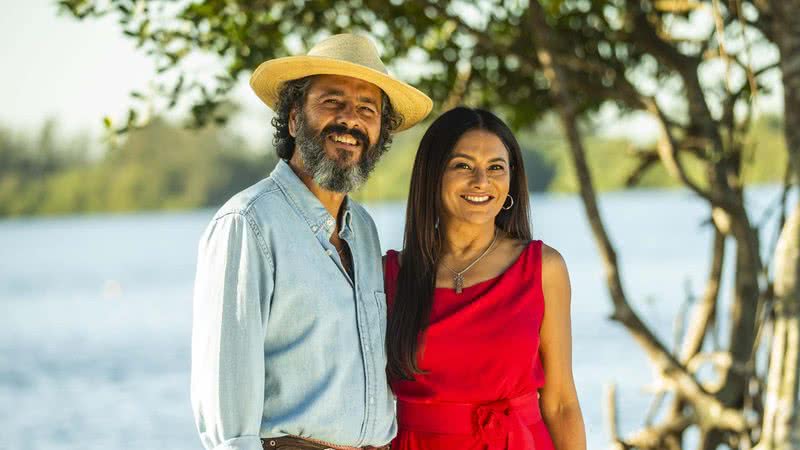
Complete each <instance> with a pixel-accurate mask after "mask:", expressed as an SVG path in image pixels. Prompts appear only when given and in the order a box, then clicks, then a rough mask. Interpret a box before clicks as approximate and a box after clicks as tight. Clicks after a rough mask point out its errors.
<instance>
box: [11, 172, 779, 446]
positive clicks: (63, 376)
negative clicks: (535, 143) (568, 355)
mask: <svg viewBox="0 0 800 450" xmlns="http://www.w3.org/2000/svg"><path fill="white" fill-rule="evenodd" d="M777 195H778V189H777V188H772V187H766V188H760V189H758V190H756V191H754V192H753V193H752V194H751V195H750V202H751V205H752V206H753V209H752V210H753V211H754V213H753V217H752V218H753V219H754V221H757V220H761V217H762V215H763V211H764V210H765V209H766V207H767V206H768V205H770V204H772V203H773V202H774V201H775V199H776V197H777ZM532 203H533V215H534V234H535V235H536V237H537V238H539V239H543V240H544V241H545V242H547V243H548V244H550V245H551V246H553V247H555V248H557V249H558V250H560V251H561V253H562V254H563V255H564V257H565V259H566V260H567V264H568V266H569V269H570V273H571V279H572V289H573V303H572V313H573V336H574V337H573V338H574V343H573V345H574V358H573V359H574V364H575V376H576V381H577V384H578V389H579V395H580V400H581V405H582V408H583V411H584V416H585V420H586V425H587V431H588V435H589V448H592V449H596V448H601V447H605V444H606V441H607V436H606V435H605V425H604V424H605V422H604V417H603V411H602V404H603V386H604V384H606V383H609V382H615V383H617V385H618V398H619V401H620V412H619V414H620V419H621V425H622V431H623V432H627V431H631V430H634V429H636V428H638V426H639V425H640V424H641V422H642V420H643V416H644V414H645V411H646V410H647V408H648V406H649V402H650V396H649V395H648V394H647V391H646V389H645V388H646V385H647V384H648V383H649V382H650V381H651V370H650V366H649V365H648V363H647V360H646V358H645V357H644V355H643V353H642V352H641V351H640V350H639V347H638V346H637V344H636V343H635V342H634V341H633V340H632V339H631V338H630V337H629V335H628V334H627V333H626V332H625V331H624V329H622V328H621V327H620V326H619V325H617V324H615V323H612V322H610V321H609V320H608V319H607V317H608V315H609V314H610V312H611V303H610V301H609V297H608V295H607V293H606V288H605V285H604V281H603V280H604V274H603V268H602V266H601V264H600V259H599V256H598V253H597V251H596V246H595V243H594V240H593V238H592V237H591V234H590V233H589V229H588V227H587V225H586V220H585V216H584V214H583V209H582V207H581V204H580V202H579V200H578V199H577V198H575V197H572V196H559V195H544V196H535V197H534V198H533V200H532ZM601 207H602V212H603V216H604V219H605V220H606V223H607V226H608V229H609V230H610V234H611V238H612V241H613V242H614V244H615V245H616V247H617V250H618V256H619V261H620V264H621V266H622V275H623V282H624V284H625V287H626V290H627V292H628V295H629V297H630V299H631V301H632V302H633V303H634V305H635V307H636V309H637V311H638V312H639V313H640V314H641V315H642V316H643V317H644V318H645V320H646V321H647V322H648V323H649V324H650V325H651V326H652V327H653V328H654V329H655V330H657V332H658V334H659V335H660V336H661V337H662V339H664V340H665V342H668V343H670V345H671V341H672V329H673V324H674V319H675V316H676V314H677V312H678V311H679V310H680V309H681V306H682V305H683V304H684V303H685V300H686V298H687V295H688V294H690V293H692V294H695V295H697V294H698V293H699V292H701V290H702V287H703V280H704V279H705V277H706V273H707V271H708V261H707V259H708V253H709V249H710V245H711V244H710V242H709V236H710V230H709V229H708V227H707V226H704V225H703V224H704V222H705V221H706V220H707V218H708V211H707V209H706V207H705V206H704V204H703V203H702V202H700V201H698V200H696V199H694V198H693V197H692V196H691V195H690V194H689V193H687V192H683V191H671V192H654V191H637V192H624V193H613V194H608V195H605V196H603V197H602V198H601ZM368 209H369V210H370V212H371V213H372V214H373V217H374V219H375V222H376V224H377V226H378V229H379V230H380V233H381V241H382V244H383V247H384V249H386V248H398V247H399V246H400V244H401V242H402V227H403V220H404V205H402V204H381V205H369V206H368ZM212 214H213V211H211V210H203V211H195V212H188V213H153V214H135V215H120V216H91V217H70V218H46V219H25V220H9V221H0V307H1V308H2V315H1V316H0V448H9V449H11V448H13V449H48V450H50V449H66V448H81V449H87V450H88V449H108V448H124V449H153V448H170V449H172V450H182V449H200V448H201V446H200V442H199V439H198V438H197V435H196V433H195V429H194V424H193V421H192V416H191V410H190V405H189V355H190V328H191V319H190V316H191V289H192V281H193V276H194V263H195V257H196V243H197V240H198V238H199V236H200V234H201V232H202V230H203V228H204V227H205V225H206V223H207V222H208V220H209V219H210V217H211V215H212ZM770 223H774V220H772V221H771V222H770ZM765 230H766V233H765V235H764V238H765V239H770V240H771V239H772V237H773V234H774V232H775V228H774V226H767V227H765ZM729 256H730V255H729ZM729 275H730V274H729ZM730 281H731V280H730V276H728V277H727V279H726V280H725V284H724V286H723V288H724V289H728V287H729V286H730ZM722 311H725V309H723V310H722ZM723 327H724V323H723ZM722 336H725V334H724V333H723V334H722Z"/></svg>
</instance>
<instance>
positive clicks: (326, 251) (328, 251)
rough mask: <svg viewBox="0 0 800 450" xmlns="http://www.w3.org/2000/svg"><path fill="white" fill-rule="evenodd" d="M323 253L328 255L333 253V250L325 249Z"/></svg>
mask: <svg viewBox="0 0 800 450" xmlns="http://www.w3.org/2000/svg"><path fill="white" fill-rule="evenodd" d="M325 253H327V254H328V256H331V255H332V254H333V252H331V251H330V250H325Z"/></svg>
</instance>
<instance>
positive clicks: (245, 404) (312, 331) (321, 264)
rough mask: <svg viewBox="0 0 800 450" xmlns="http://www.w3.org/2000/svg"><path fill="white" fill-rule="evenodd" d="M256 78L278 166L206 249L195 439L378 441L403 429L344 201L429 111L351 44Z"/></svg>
mask: <svg viewBox="0 0 800 450" xmlns="http://www.w3.org/2000/svg"><path fill="white" fill-rule="evenodd" d="M250 85H251V86H252V88H253V90H254V91H255V93H256V94H257V95H258V96H259V97H260V98H261V99H262V100H263V101H264V103H266V104H267V106H269V107H270V108H272V109H273V110H275V112H276V116H275V118H274V119H273V125H274V126H275V130H276V131H275V144H276V151H277V152H278V155H279V156H280V158H281V159H280V161H279V162H278V164H277V166H276V167H275V170H274V171H273V172H272V174H271V175H270V176H269V177H268V178H266V179H264V180H262V181H260V182H259V183H257V184H255V185H254V186H252V187H250V188H248V189H246V190H244V191H242V192H240V193H239V194H237V195H235V196H234V197H233V198H232V199H230V200H229V201H228V202H227V203H226V204H225V205H224V206H223V207H222V208H221V209H220V210H219V211H218V212H217V214H216V215H215V216H214V218H213V219H212V221H211V223H210V224H209V226H208V228H207V230H206V232H205V234H204V236H203V238H202V239H201V241H200V246H199V256H198V266H197V278H196V281H195V292H194V315H193V329H192V386H191V394H192V406H193V410H194V414H195V419H196V423H197V427H198V430H199V432H200V437H201V440H202V441H203V445H205V447H206V448H207V449H217V450H223V449H224V450H259V449H262V447H263V448H264V449H286V450H289V449H324V448H337V449H340V448H345V449H349V448H381V447H382V446H384V445H386V444H387V443H388V442H389V441H390V440H391V439H392V438H393V437H394V435H395V431H396V425H395V422H394V406H393V398H392V395H391V392H390V391H389V388H388V384H387V381H386V375H385V366H386V355H385V350H384V348H385V347H384V338H385V334H386V305H385V296H384V293H383V276H382V270H381V253H380V245H379V242H378V236H377V233H376V230H375V225H374V224H373V222H372V219H371V218H370V217H369V215H368V214H367V213H366V211H365V210H364V209H363V208H362V207H361V206H359V205H358V204H356V203H355V202H353V201H352V200H351V199H350V198H349V197H347V193H348V192H351V191H352V190H354V189H356V188H358V187H359V186H361V185H362V184H363V183H364V182H365V181H366V179H367V177H368V175H369V173H370V171H371V170H372V169H373V168H374V166H375V163H376V162H377V161H378V159H379V158H380V157H381V155H382V154H383V153H384V152H385V151H386V149H387V147H388V145H389V144H390V142H391V134H392V133H393V132H395V131H399V130H403V129H406V128H409V127H411V126H412V125H414V124H415V123H416V122H418V121H420V120H422V119H423V118H424V117H425V116H426V115H427V114H428V113H429V112H430V109H431V106H432V102H431V100H430V99H429V98H428V97H427V96H425V94H423V93H421V92H419V91H417V90H416V89H414V88H413V87H411V86H409V85H407V84H405V83H402V82H400V81H398V80H396V79H394V78H392V77H390V76H389V75H387V73H386V69H385V68H384V66H383V64H382V62H381V60H380V57H379V56H378V53H377V50H376V49H375V46H374V45H373V44H372V42H371V41H369V39H367V38H365V37H359V36H354V35H336V36H332V37H330V38H328V39H326V40H324V41H322V42H320V43H319V44H317V45H316V46H315V47H314V48H312V49H311V50H310V51H309V53H308V54H307V55H305V56H294V57H287V58H279V59H275V60H271V61H267V62H264V63H263V64H261V65H260V66H259V67H258V69H257V70H256V71H255V73H254V74H253V77H252V78H251V80H250Z"/></svg>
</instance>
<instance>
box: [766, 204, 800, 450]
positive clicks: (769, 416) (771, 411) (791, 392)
mask: <svg viewBox="0 0 800 450" xmlns="http://www.w3.org/2000/svg"><path fill="white" fill-rule="evenodd" d="M799 260H800V204H797V205H795V209H794V212H793V213H792V215H791V217H790V218H789V220H788V221H787V222H786V224H785V225H784V227H783V231H782V232H781V237H780V239H779V241H778V246H777V248H776V250H775V308H774V321H773V335H772V346H771V348H770V362H769V372H768V374H767V383H766V385H767V392H766V394H767V395H766V398H767V400H766V405H765V410H764V420H763V428H762V433H761V440H760V442H759V445H758V446H757V447H756V448H757V449H758V450H789V449H795V448H800V420H798V411H797V409H798V406H800V405H798V403H800V402H798V398H797V395H798V377H799V376H800V317H798V312H800V286H798V280H799V279H800V261H799Z"/></svg>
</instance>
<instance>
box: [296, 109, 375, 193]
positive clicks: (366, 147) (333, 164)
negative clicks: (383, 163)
mask: <svg viewBox="0 0 800 450" xmlns="http://www.w3.org/2000/svg"><path fill="white" fill-rule="evenodd" d="M333 133H338V134H349V135H350V136H352V137H354V138H356V139H358V141H359V144H360V145H361V158H360V160H359V161H358V162H355V163H352V162H350V161H349V157H350V154H349V152H347V151H346V150H337V153H338V154H337V157H335V158H330V157H329V156H328V154H327V153H326V152H325V139H326V138H327V137H328V136H329V135H331V134H333ZM295 144H296V147H297V150H298V151H300V156H301V157H302V159H303V165H304V166H305V170H306V172H307V173H308V174H309V175H311V178H312V179H313V180H314V182H315V183H317V184H318V185H319V186H320V187H322V188H323V189H325V190H328V191H332V192H341V193H345V194H346V193H348V192H352V191H354V190H356V189H358V188H359V187H361V186H362V185H363V184H364V183H366V181H367V178H369V174H370V173H371V172H372V170H373V169H374V168H375V164H377V162H378V160H379V159H380V158H381V153H382V152H381V151H380V145H379V143H376V144H375V145H370V142H369V137H368V136H367V135H366V134H365V133H363V132H361V131H360V130H358V129H348V128H347V127H345V126H343V125H330V126H328V127H326V128H324V129H323V130H322V131H319V132H318V131H317V130H314V129H313V128H312V127H311V126H310V125H309V124H308V122H306V120H305V117H303V114H302V113H299V114H297V136H296V137H295Z"/></svg>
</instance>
